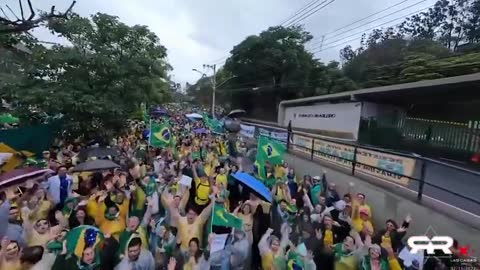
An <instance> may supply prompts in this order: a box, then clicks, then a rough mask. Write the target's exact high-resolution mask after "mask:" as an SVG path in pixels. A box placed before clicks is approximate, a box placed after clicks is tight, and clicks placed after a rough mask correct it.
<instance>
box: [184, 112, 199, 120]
mask: <svg viewBox="0 0 480 270" xmlns="http://www.w3.org/2000/svg"><path fill="white" fill-rule="evenodd" d="M185 116H186V117H187V118H188V119H203V116H202V115H200V114H198V113H189V114H185Z"/></svg>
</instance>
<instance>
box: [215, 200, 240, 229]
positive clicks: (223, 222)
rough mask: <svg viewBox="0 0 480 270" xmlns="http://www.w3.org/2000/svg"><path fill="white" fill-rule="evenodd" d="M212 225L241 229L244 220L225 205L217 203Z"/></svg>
mask: <svg viewBox="0 0 480 270" xmlns="http://www.w3.org/2000/svg"><path fill="white" fill-rule="evenodd" d="M212 225H213V226H223V227H230V228H236V229H241V228H242V220H241V219H240V218H237V217H236V216H234V215H232V214H230V213H229V212H228V211H227V210H226V209H225V207H223V205H220V204H217V203H215V204H214V206H213V213H212Z"/></svg>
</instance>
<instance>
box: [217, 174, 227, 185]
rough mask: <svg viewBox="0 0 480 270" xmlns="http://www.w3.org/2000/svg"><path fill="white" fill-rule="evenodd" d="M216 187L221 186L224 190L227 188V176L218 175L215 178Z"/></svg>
mask: <svg viewBox="0 0 480 270" xmlns="http://www.w3.org/2000/svg"><path fill="white" fill-rule="evenodd" d="M215 181H216V184H217V186H220V185H222V186H223V187H224V188H226V187H227V176H226V175H225V174H219V175H217V177H216V178H215Z"/></svg>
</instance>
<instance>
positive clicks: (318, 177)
mask: <svg viewBox="0 0 480 270" xmlns="http://www.w3.org/2000/svg"><path fill="white" fill-rule="evenodd" d="M312 179H313V180H317V181H320V180H321V178H320V176H318V175H317V176H314V177H312Z"/></svg>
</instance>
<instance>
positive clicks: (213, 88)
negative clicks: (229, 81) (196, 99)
mask: <svg viewBox="0 0 480 270" xmlns="http://www.w3.org/2000/svg"><path fill="white" fill-rule="evenodd" d="M204 67H206V68H211V69H212V70H213V77H212V79H211V82H212V117H213V118H216V117H215V91H216V90H217V65H204Z"/></svg>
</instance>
